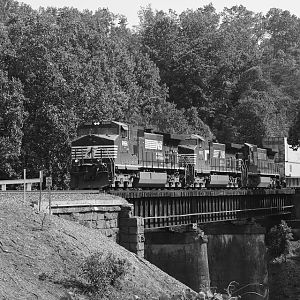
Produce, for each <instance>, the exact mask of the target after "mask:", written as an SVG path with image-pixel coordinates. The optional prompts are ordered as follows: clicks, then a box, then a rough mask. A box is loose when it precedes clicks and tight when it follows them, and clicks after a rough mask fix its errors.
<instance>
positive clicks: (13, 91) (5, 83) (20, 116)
mask: <svg viewBox="0 0 300 300" xmlns="http://www.w3.org/2000/svg"><path fill="white" fill-rule="evenodd" d="M24 102H25V97H24V95H23V90H22V85H21V83H20V81H18V80H16V79H15V78H12V79H11V80H10V79H9V78H8V76H7V73H6V72H4V71H2V70H0V120H1V128H0V177H1V178H9V177H15V176H17V172H18V168H19V166H20V164H21V161H20V153H21V144H22V138H23V132H22V128H23V124H24V119H25V117H26V114H25V112H24Z"/></svg>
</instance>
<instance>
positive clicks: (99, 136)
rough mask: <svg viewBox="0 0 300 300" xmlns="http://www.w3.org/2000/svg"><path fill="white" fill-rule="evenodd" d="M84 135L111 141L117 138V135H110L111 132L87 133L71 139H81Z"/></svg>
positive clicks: (75, 140)
mask: <svg viewBox="0 0 300 300" xmlns="http://www.w3.org/2000/svg"><path fill="white" fill-rule="evenodd" d="M86 137H90V138H95V139H107V140H111V141H115V140H116V139H117V138H118V135H112V134H89V135H82V136H79V137H77V138H76V139H74V140H73V141H72V143H74V142H77V141H79V140H81V139H85V138H86Z"/></svg>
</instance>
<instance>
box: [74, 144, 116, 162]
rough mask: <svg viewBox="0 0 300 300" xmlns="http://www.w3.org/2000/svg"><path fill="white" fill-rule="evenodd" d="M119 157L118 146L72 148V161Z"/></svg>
mask: <svg viewBox="0 0 300 300" xmlns="http://www.w3.org/2000/svg"><path fill="white" fill-rule="evenodd" d="M117 155H118V146H117V145H108V146H85V147H84V146H76V147H72V160H75V159H101V158H113V159H116V158H117Z"/></svg>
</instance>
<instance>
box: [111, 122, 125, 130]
mask: <svg viewBox="0 0 300 300" xmlns="http://www.w3.org/2000/svg"><path fill="white" fill-rule="evenodd" d="M111 122H112V123H114V124H116V125H119V126H121V127H122V128H123V129H124V130H128V128H129V127H128V125H127V124H125V123H122V122H117V121H111Z"/></svg>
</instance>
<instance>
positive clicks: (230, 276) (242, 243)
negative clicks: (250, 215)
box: [204, 223, 269, 300]
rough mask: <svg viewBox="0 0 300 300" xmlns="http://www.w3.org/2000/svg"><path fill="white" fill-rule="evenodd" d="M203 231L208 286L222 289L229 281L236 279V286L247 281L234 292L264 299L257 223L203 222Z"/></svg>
mask: <svg viewBox="0 0 300 300" xmlns="http://www.w3.org/2000/svg"><path fill="white" fill-rule="evenodd" d="M204 230H205V233H206V234H207V237H208V244H207V249H208V261H209V270H210V279H211V286H215V287H217V288H218V290H219V291H224V289H226V288H227V287H228V285H229V283H230V282H231V281H236V282H238V283H239V286H238V287H239V288H241V287H243V286H246V285H248V284H250V285H249V286H247V287H245V288H243V289H242V290H241V291H240V292H239V293H238V294H239V295H242V294H244V295H243V297H242V299H245V300H261V299H265V300H267V299H268V294H269V292H268V291H269V289H268V266H267V257H266V255H267V254H266V246H265V229H264V228H263V227H261V226H260V225H257V224H243V223H239V224H238V223H236V224H227V223H226V224H222V223H221V224H220V223H219V224H216V225H207V226H205V227H204ZM258 284H259V285H258ZM255 293H258V294H261V295H264V298H262V297H261V296H258V295H256V294H255ZM234 296H235V295H234Z"/></svg>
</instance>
